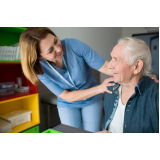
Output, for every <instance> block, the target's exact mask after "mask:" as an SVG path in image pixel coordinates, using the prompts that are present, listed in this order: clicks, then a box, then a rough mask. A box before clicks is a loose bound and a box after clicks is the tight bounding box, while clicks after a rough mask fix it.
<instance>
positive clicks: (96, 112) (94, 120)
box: [58, 100, 103, 132]
mask: <svg viewBox="0 0 160 160" xmlns="http://www.w3.org/2000/svg"><path fill="white" fill-rule="evenodd" d="M102 109H103V106H102V100H100V101H99V102H97V103H94V104H91V105H89V106H86V107H81V106H79V107H69V108H58V112H59V117H60V119H61V123H62V124H65V125H69V126H72V127H76V128H79V129H84V130H86V131H90V132H97V131H100V130H101V120H102ZM81 119H82V125H83V128H82V126H81Z"/></svg>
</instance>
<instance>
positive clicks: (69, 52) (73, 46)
mask: <svg viewBox="0 0 160 160" xmlns="http://www.w3.org/2000/svg"><path fill="white" fill-rule="evenodd" d="M61 43H62V45H63V46H64V48H65V53H64V55H63V58H64V60H65V63H66V65H67V66H66V68H63V69H62V70H61V71H60V69H57V68H56V67H55V66H53V65H52V66H51V65H50V64H49V63H48V61H47V60H45V59H43V61H42V62H41V66H42V69H43V71H44V74H43V75H38V78H39V80H40V81H41V82H42V83H43V84H44V85H45V86H46V87H47V88H48V89H50V91H51V92H53V93H54V94H55V95H57V96H58V95H60V94H61V93H62V92H63V91H64V90H66V89H67V90H70V91H75V90H77V88H78V89H80V90H84V89H88V88H91V87H95V86H97V85H98V84H97V82H96V80H95V78H94V76H93V73H92V71H91V69H90V67H92V68H94V69H96V70H99V69H100V68H101V67H102V66H103V65H104V63H105V59H104V58H102V57H101V56H100V55H99V54H98V53H97V52H95V51H94V50H92V48H90V47H89V46H88V45H86V44H85V43H83V42H81V41H79V40H76V39H64V40H62V41H61ZM65 63H64V61H63V66H65ZM89 66H90V67H89ZM52 67H53V68H54V69H55V70H56V71H54V70H53V68H52ZM66 69H67V72H69V74H68V73H67V72H66V71H65V70H66ZM57 72H58V73H59V74H57ZM69 75H70V77H71V80H72V81H73V83H74V84H73V83H72V82H71V80H70V77H69ZM61 77H63V78H64V79H65V80H66V81H67V82H66V81H64V79H62V78H61ZM101 99H102V95H101V94H98V95H96V96H94V97H91V98H88V99H86V100H81V101H76V102H67V101H65V100H63V99H61V98H60V97H58V102H57V107H58V108H60V107H61V108H64V107H79V106H81V107H84V106H88V105H91V104H94V103H96V102H98V101H100V100H101Z"/></svg>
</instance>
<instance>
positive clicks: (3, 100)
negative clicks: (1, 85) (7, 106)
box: [0, 92, 37, 104]
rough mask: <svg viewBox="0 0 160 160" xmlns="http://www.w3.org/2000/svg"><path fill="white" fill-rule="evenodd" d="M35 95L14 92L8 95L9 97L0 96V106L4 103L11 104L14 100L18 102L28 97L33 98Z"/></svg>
mask: <svg viewBox="0 0 160 160" xmlns="http://www.w3.org/2000/svg"><path fill="white" fill-rule="evenodd" d="M35 94H37V93H30V92H28V93H20V92H15V93H14V94H10V95H3V96H0V104H2V103H6V102H11V101H15V100H19V99H23V98H28V97H30V96H33V95H35Z"/></svg>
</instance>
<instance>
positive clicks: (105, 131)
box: [96, 130, 112, 133]
mask: <svg viewBox="0 0 160 160" xmlns="http://www.w3.org/2000/svg"><path fill="white" fill-rule="evenodd" d="M96 133H112V132H109V131H107V130H104V131H99V132H96Z"/></svg>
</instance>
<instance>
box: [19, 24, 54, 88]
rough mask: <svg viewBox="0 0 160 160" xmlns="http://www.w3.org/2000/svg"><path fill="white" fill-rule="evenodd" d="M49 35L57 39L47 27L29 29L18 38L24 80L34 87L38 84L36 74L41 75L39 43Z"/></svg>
mask: <svg viewBox="0 0 160 160" xmlns="http://www.w3.org/2000/svg"><path fill="white" fill-rule="evenodd" d="M48 33H50V34H52V35H54V36H55V37H57V36H56V35H55V34H54V32H53V31H52V30H50V29H49V28H47V27H30V28H28V29H27V30H25V31H24V32H23V33H22V34H21V36H20V40H19V43H20V50H21V65H22V70H23V73H24V75H25V76H26V78H27V79H28V80H29V81H31V82H32V83H33V84H34V85H37V84H38V83H39V79H38V76H37V74H43V73H44V72H43V70H42V68H41V65H40V61H42V57H41V55H40V53H41V51H40V41H41V40H42V39H44V38H45V37H46V36H47V34H48Z"/></svg>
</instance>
